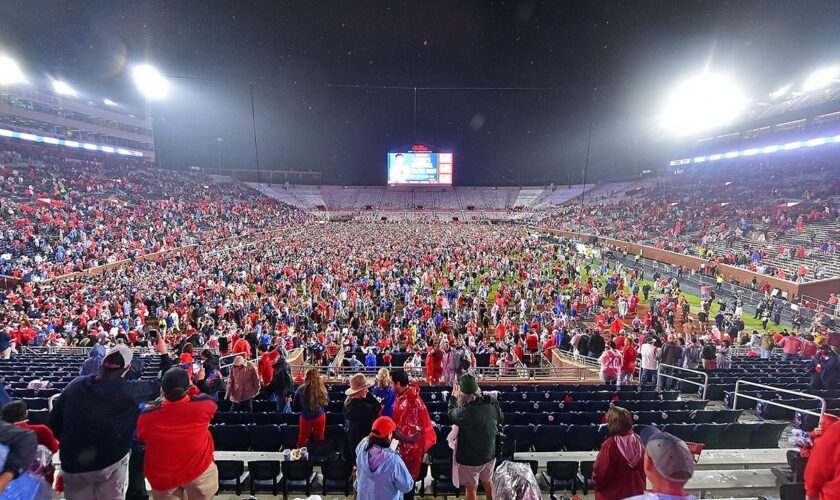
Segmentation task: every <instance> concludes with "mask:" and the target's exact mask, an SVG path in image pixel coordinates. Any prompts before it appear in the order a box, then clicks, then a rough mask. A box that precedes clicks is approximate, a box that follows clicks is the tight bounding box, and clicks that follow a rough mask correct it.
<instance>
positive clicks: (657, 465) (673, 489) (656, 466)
mask: <svg viewBox="0 0 840 500" xmlns="http://www.w3.org/2000/svg"><path fill="white" fill-rule="evenodd" d="M639 437H641V439H642V443H644V445H645V475H646V476H647V479H648V481H650V483H651V485H652V488H651V489H650V491H649V492H647V493H645V494H643V495H637V496H633V497H629V498H628V499H626V500H647V499H658V500H694V497H693V496H692V495H690V494H689V493H688V492H686V491H685V483H687V482H688V480H689V479H691V476H693V475H694V456H693V455H692V454H691V451H689V449H688V446H686V444H685V442H684V441H683V440H682V439H680V438H678V437H676V436H674V435H672V434H668V433H667V432H662V431H660V430H659V429H657V428H656V427H647V428H646V429H645V430H643V431H642V433H641V435H640V436H639Z"/></svg>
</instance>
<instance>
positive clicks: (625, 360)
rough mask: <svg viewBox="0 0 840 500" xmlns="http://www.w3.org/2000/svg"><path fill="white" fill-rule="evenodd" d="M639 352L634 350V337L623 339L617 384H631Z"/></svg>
mask: <svg viewBox="0 0 840 500" xmlns="http://www.w3.org/2000/svg"><path fill="white" fill-rule="evenodd" d="M638 356H639V353H638V352H637V351H636V339H632V338H628V339H626V340H625V341H624V349H623V350H622V351H621V372H620V373H619V375H618V384H617V385H618V386H619V387H620V386H622V385H625V386H627V385H631V384H632V383H633V373H635V372H636V359H637V358H638Z"/></svg>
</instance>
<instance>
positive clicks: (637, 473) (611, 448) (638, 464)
mask: <svg viewBox="0 0 840 500" xmlns="http://www.w3.org/2000/svg"><path fill="white" fill-rule="evenodd" d="M607 431H608V433H609V436H608V437H607V439H606V440H605V441H604V444H602V445H601V450H600V451H599V452H598V456H597V457H596V459H595V464H594V465H593V467H592V482H593V483H595V498H596V500H610V499H619V498H627V497H630V496H633V495H641V494H642V493H644V491H645V460H644V458H645V447H644V445H643V444H642V440H641V439H640V438H639V436H638V435H636V433H634V432H633V415H632V414H631V413H630V412H629V411H627V410H626V409H624V408H621V407H619V406H613V407H612V408H610V409H609V411H607Z"/></svg>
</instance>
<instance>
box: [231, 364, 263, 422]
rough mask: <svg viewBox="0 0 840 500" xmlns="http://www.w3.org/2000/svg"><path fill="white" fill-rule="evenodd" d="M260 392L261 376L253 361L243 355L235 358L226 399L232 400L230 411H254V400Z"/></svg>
mask: <svg viewBox="0 0 840 500" xmlns="http://www.w3.org/2000/svg"><path fill="white" fill-rule="evenodd" d="M259 392H260V376H259V374H258V373H257V368H256V367H255V366H254V365H253V363H251V362H249V361H246V360H245V358H244V357H242V356H236V357H235V358H233V366H232V367H231V369H230V376H229V377H228V385H227V391H226V393H225V399H227V400H230V401H231V402H232V404H231V405H230V411H234V412H236V411H244V412H249V413H250V412H251V411H253V405H252V400H253V399H254V396H256V395H257V394H259Z"/></svg>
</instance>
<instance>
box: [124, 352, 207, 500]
mask: <svg viewBox="0 0 840 500" xmlns="http://www.w3.org/2000/svg"><path fill="white" fill-rule="evenodd" d="M190 387H191V382H190V376H189V374H188V373H187V371H186V370H184V369H182V368H172V369H171V370H169V371H167V372H166V373H165V374H164V375H163V378H162V379H161V392H162V393H163V398H161V399H158V400H156V401H154V402H152V403H149V404H147V405H146V407H145V408H144V409H143V412H142V413H141V414H140V417H139V418H138V419H137V439H138V440H139V441H141V442H143V443H145V444H146V457H145V459H144V461H143V471H144V474H145V475H146V479H148V480H149V484H150V485H151V486H152V496H153V497H154V498H155V499H163V498H166V499H168V498H184V496H185V494H186V496H187V497H188V498H189V499H190V500H205V499H206V500H209V499H211V498H213V495H215V494H216V490H217V489H218V487H219V484H218V482H219V472H218V470H217V469H216V464H215V463H214V462H213V451H214V448H213V438H212V436H211V435H210V421H211V420H212V419H213V415H215V414H216V403H215V401H213V399H212V398H211V397H210V396H207V395H206V394H200V395H196V396H191V395H190Z"/></svg>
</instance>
